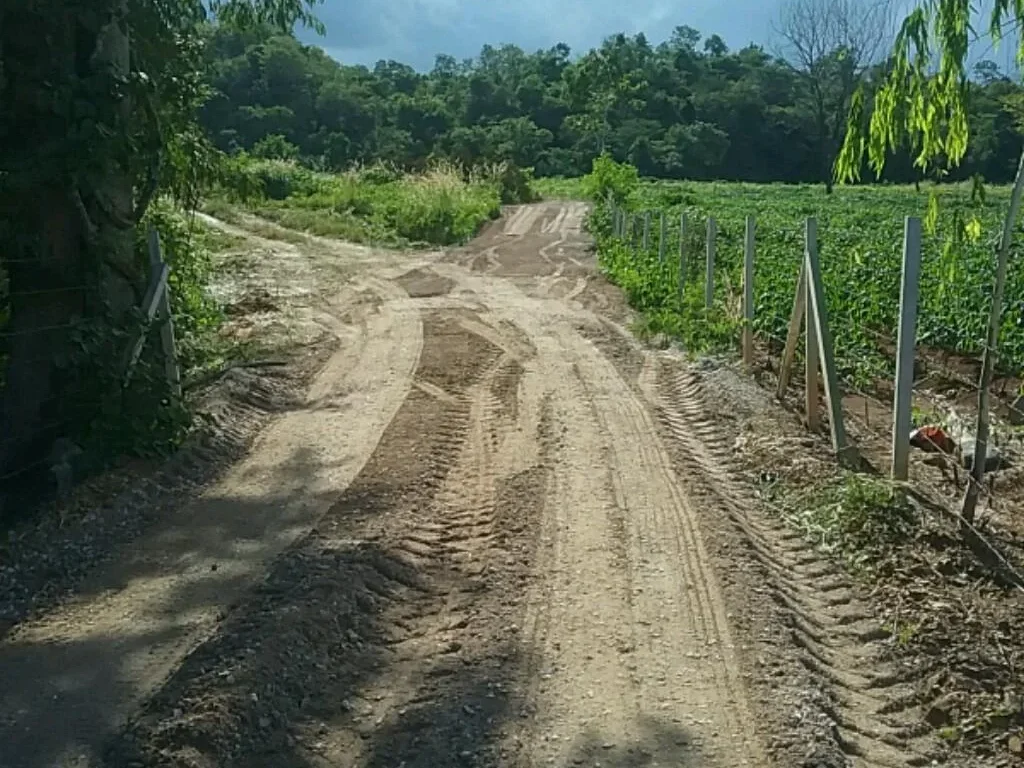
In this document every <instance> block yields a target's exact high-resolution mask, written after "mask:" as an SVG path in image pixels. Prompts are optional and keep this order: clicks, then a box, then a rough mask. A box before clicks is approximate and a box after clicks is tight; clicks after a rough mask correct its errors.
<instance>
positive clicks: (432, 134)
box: [201, 25, 1021, 182]
mask: <svg viewBox="0 0 1024 768" xmlns="http://www.w3.org/2000/svg"><path fill="white" fill-rule="evenodd" d="M208 39H209V45H208V46H207V48H206V53H205V56H206V62H207V64H208V66H209V68H210V70H211V73H212V74H211V79H210V86H211V89H212V91H213V94H214V95H213V97H212V98H211V99H210V100H209V102H207V103H206V104H205V106H204V107H203V108H202V113H201V114H202V121H203V124H204V126H206V128H207V129H208V131H209V133H210V136H211V138H212V140H213V141H214V142H215V144H216V145H217V147H219V148H220V149H222V150H224V151H226V152H234V151H238V150H246V151H250V152H251V151H253V150H254V147H255V146H256V145H257V143H259V142H261V141H262V140H264V138H265V137H266V136H269V135H279V136H282V137H283V138H284V139H285V140H286V141H287V142H289V143H290V144H292V145H294V146H296V147H297V148H298V152H299V158H300V159H301V161H302V162H303V163H304V164H306V165H310V166H311V167H318V168H321V169H329V170H336V171H340V170H345V169H347V168H348V167H350V166H351V165H352V164H370V165H372V164H374V163H375V162H377V161H386V162H390V163H395V164H397V165H398V166H400V167H402V168H409V169H413V170H422V169H423V168H425V167H426V166H427V165H429V163H430V162H431V161H432V160H435V159H437V158H442V157H443V158H448V159H450V160H452V161H456V162H459V163H461V164H462V165H465V166H471V165H476V164H480V163H490V162H506V163H510V164H511V166H516V167H521V168H533V169H535V173H536V175H537V176H538V177H545V176H563V177H572V176H580V175H583V174H585V173H588V172H590V171H591V170H592V163H593V161H594V160H595V159H596V158H598V157H600V156H601V155H602V154H605V153H607V154H608V156H609V157H611V158H612V159H613V160H615V161H616V162H619V163H623V162H627V161H628V162H630V163H631V164H633V165H635V166H637V168H638V170H639V172H640V174H641V175H643V176H657V177H663V178H678V179H683V178H685V179H694V180H701V179H720V180H743V181H757V182H767V181H786V182H815V181H817V182H820V181H821V180H822V178H823V172H824V171H825V170H826V169H825V168H824V167H823V161H822V152H823V151H824V150H827V151H828V153H829V156H830V157H831V154H832V153H833V152H834V150H835V149H836V148H837V146H838V144H839V143H841V141H842V139H843V136H844V130H843V128H844V126H843V120H842V117H841V113H840V114H833V112H835V111H836V110H841V109H842V108H843V105H844V104H845V103H846V101H847V100H848V93H849V90H850V89H852V88H853V86H854V85H855V84H856V83H857V82H864V83H865V91H864V93H862V95H861V97H860V101H859V104H860V105H861V107H862V114H863V118H864V119H865V120H870V118H871V113H872V104H873V102H872V98H871V93H872V90H871V89H872V87H873V84H875V83H877V82H879V81H880V79H881V78H882V77H883V76H884V74H885V72H886V70H885V69H884V68H882V67H875V68H872V69H868V70H864V69H863V68H862V67H858V68H855V69H854V70H850V71H848V70H849V67H848V66H846V65H847V64H848V63H849V62H850V56H849V54H848V53H844V50H840V49H836V50H823V51H821V61H822V62H824V64H823V66H825V65H827V66H825V70H826V72H825V74H823V75H822V76H821V77H816V78H814V79H810V78H808V77H807V73H806V72H803V71H800V70H799V69H795V68H794V67H792V66H790V65H789V64H788V63H786V62H784V61H782V60H780V59H778V58H777V57H774V56H772V55H770V54H768V53H766V52H765V51H764V50H763V49H761V48H759V47H757V46H748V47H747V48H743V49H741V50H738V51H732V52H730V51H728V50H726V49H725V48H724V46H723V45H721V40H720V39H716V36H714V35H711V36H709V37H708V40H707V44H706V45H704V46H702V45H700V42H701V33H700V32H698V31H696V30H694V29H692V28H689V27H679V28H677V29H676V30H675V32H673V33H672V34H671V36H670V39H669V40H667V41H665V42H664V43H662V44H660V45H652V44H651V43H650V42H649V41H648V40H647V39H646V38H645V37H644V36H643V35H635V36H628V35H624V34H617V35H612V36H610V37H608V38H607V39H606V40H605V41H604V42H603V43H602V44H601V45H599V46H598V47H596V48H594V49H593V50H590V51H582V52H580V54H581V55H580V56H579V57H578V58H576V59H572V58H570V52H569V49H568V47H566V46H564V45H558V46H555V47H553V48H550V49H547V50H542V51H537V52H534V53H528V52H525V51H523V50H521V49H519V48H517V47H516V46H513V45H503V46H499V47H491V46H485V47H484V48H483V50H482V51H481V52H480V55H479V56H477V57H476V58H475V59H472V60H469V61H465V62H456V61H455V60H454V59H451V58H450V57H446V56H438V58H437V63H436V65H435V66H434V68H433V69H432V70H431V71H430V72H427V73H421V72H417V71H415V70H413V69H412V68H411V67H408V66H406V65H403V64H400V63H398V62H393V61H382V62H379V63H378V64H377V65H376V66H374V67H371V68H367V67H363V66H344V65H340V64H338V63H336V62H335V61H333V60H332V59H330V58H329V57H328V56H327V55H326V54H325V53H324V52H323V51H322V50H320V49H319V48H316V47H313V46H304V45H301V44H300V43H299V42H298V41H297V40H295V39H294V38H293V37H292V36H290V35H284V34H280V33H279V32H276V31H275V30H273V29H271V28H260V29H255V30H254V29H246V30H238V29H235V28H234V27H232V26H231V25H220V26H218V27H215V28H212V29H210V30H209V33H208ZM983 63H985V64H987V65H988V66H987V68H984V69H983V71H982V73H981V74H979V76H978V78H977V82H974V83H971V84H970V85H969V86H967V88H968V90H969V92H970V97H971V98H970V99H969V100H968V101H967V102H966V109H967V120H968V123H969V125H970V127H971V132H972V135H976V136H978V137H979V141H978V142H977V143H976V147H975V148H974V149H973V150H972V152H971V153H970V154H969V155H968V156H967V157H966V158H965V163H964V165H963V166H962V168H961V170H960V171H958V172H956V173H954V177H955V178H969V177H970V176H971V175H973V174H975V173H979V172H980V173H984V175H985V176H986V178H988V179H989V180H990V181H995V182H999V181H1007V180H1009V178H1010V177H1011V174H1012V171H1013V158H1014V157H1015V155H1016V153H1017V150H1018V149H1019V147H1020V140H1019V137H1018V135H1017V134H1016V133H1015V131H1014V130H1013V125H1012V121H1011V120H1010V119H1008V118H1007V116H1006V115H1005V113H1004V110H1003V107H1002V102H1003V99H1004V97H1005V96H1007V95H1008V94H1014V93H1020V92H1021V88H1020V87H1019V86H1018V85H1016V84H1014V83H1013V82H1011V81H1010V80H1009V79H1008V78H1006V77H1005V76H1003V75H1002V73H1000V72H999V70H998V67H996V66H995V65H994V64H992V62H983ZM815 71H816V72H817V71H818V70H817V69H816V70H815ZM826 75H827V76H826ZM822 78H824V80H825V81H826V84H828V85H829V89H830V90H829V91H828V94H832V91H833V90H837V89H838V90H837V93H836V99H835V100H833V99H832V96H831V95H829V99H830V100H829V101H828V102H827V106H828V112H829V114H828V115H827V116H823V115H822V114H820V113H821V110H822V109H823V108H824V107H823V106H822V102H821V100H820V99H816V98H814V96H815V93H818V94H819V95H820V91H821V86H822V83H823V79H822ZM833 81H834V82H833ZM833 86H834V87H833ZM815 89H818V90H815ZM833 101H834V102H835V103H833ZM823 121H824V123H823ZM826 129H827V130H826ZM823 131H825V132H826V133H827V136H825V137H824V138H825V139H827V141H826V142H824V143H825V144H827V145H828V146H827V147H825V146H823V135H822V132H823ZM887 153H888V157H889V162H888V163H887V165H886V168H885V169H884V178H885V179H886V180H889V181H896V182H912V181H915V180H916V179H918V178H920V175H921V174H920V171H919V170H918V169H916V168H915V167H914V166H913V163H912V162H911V156H910V155H909V154H908V152H907V150H906V149H905V148H896V149H893V150H887ZM511 166H510V167H511Z"/></svg>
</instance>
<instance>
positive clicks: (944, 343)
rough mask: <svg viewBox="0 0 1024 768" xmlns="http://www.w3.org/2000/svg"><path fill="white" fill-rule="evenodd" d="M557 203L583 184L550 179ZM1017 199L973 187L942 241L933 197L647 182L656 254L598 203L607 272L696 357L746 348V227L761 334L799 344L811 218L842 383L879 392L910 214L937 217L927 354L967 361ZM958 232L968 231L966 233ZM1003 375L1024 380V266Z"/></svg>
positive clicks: (947, 203)
mask: <svg viewBox="0 0 1024 768" xmlns="http://www.w3.org/2000/svg"><path fill="white" fill-rule="evenodd" d="M543 191H544V192H546V193H547V194H550V195H572V194H573V193H574V190H573V185H572V183H571V182H564V181H563V182H559V181H555V182H548V183H547V184H546V186H545V188H544V190H543ZM1008 196H1009V192H1008V190H1007V189H1004V188H988V189H987V190H986V194H985V200H984V202H981V201H975V202H972V200H971V190H970V188H969V187H968V186H966V185H948V186H944V187H942V188H941V189H940V192H939V195H938V202H939V205H938V217H937V219H935V227H934V229H933V231H930V232H929V231H928V227H927V216H928V211H929V190H928V188H927V187H925V186H922V188H921V191H920V192H917V191H916V190H915V189H914V187H912V186H907V187H902V186H884V187H883V186H877V187H840V188H837V189H836V190H835V192H834V194H832V195H831V196H826V195H825V194H824V191H823V189H822V188H821V187H820V186H817V187H813V186H795V185H793V186H790V185H755V184H731V183H698V182H693V183H690V182H641V184H640V186H639V187H638V188H636V189H635V190H634V191H633V192H632V193H631V194H630V196H629V198H628V200H627V206H626V207H627V208H628V209H629V211H630V212H631V213H635V214H639V213H642V212H644V211H651V212H652V216H651V236H650V247H649V249H648V251H647V252H646V253H643V252H642V248H641V247H640V246H639V240H637V245H636V248H635V249H634V248H631V247H628V246H627V245H625V244H623V243H621V242H619V241H618V240H616V239H615V238H613V237H611V234H610V233H611V227H610V219H609V217H608V215H607V213H606V212H605V210H604V207H603V206H598V208H597V209H596V212H595V215H594V217H593V220H592V229H593V230H594V232H595V234H596V235H597V237H598V240H599V253H600V259H601V263H602V267H603V268H604V270H605V271H606V273H607V274H608V275H609V277H610V278H611V279H612V280H613V281H614V282H616V283H618V284H619V285H621V286H622V287H623V289H624V290H625V291H626V292H627V294H628V295H629V298H630V300H631V302H632V303H633V305H634V306H635V307H636V308H637V309H638V310H640V311H641V312H642V313H643V316H644V322H645V323H646V325H647V330H648V331H650V332H652V333H658V332H663V333H668V334H670V335H674V336H676V337H679V338H681V339H682V340H683V341H684V342H685V343H686V344H687V347H688V348H690V349H691V350H694V351H707V350H714V349H721V348H725V347H734V346H735V344H736V341H735V340H736V338H737V335H736V333H737V330H738V324H739V319H740V303H739V302H740V293H741V285H742V263H743V250H742V249H743V231H744V218H745V217H746V216H748V215H752V216H754V217H755V218H756V226H757V229H756V256H755V277H754V288H755V321H754V323H755V329H756V332H757V333H758V335H759V336H760V337H761V338H762V339H767V340H769V341H770V342H771V343H778V342H779V341H780V340H781V339H784V338H785V334H786V326H787V323H788V318H789V314H790V310H791V307H792V302H793V294H794V291H795V287H796V279H797V275H798V271H799V266H800V258H801V254H802V252H803V238H804V234H803V229H804V221H805V219H806V218H807V217H809V216H815V217H816V218H817V222H818V250H819V254H820V258H821V264H822V270H823V277H824V282H825V292H826V299H827V306H828V313H829V321H830V325H831V327H832V334H833V336H834V338H835V351H836V360H837V365H838V367H839V373H840V375H841V377H843V378H844V379H846V380H849V381H854V382H858V383H865V382H867V381H869V380H871V379H873V378H876V377H878V376H883V375H888V374H889V373H891V371H892V369H893V366H894V361H893V342H894V339H895V329H896V328H897V318H898V315H899V291H900V278H901V252H902V240H903V220H904V217H905V216H908V215H913V216H920V217H922V219H925V220H926V227H925V233H924V237H923V253H922V268H921V272H922V276H921V296H920V305H919V317H918V343H919V345H920V346H923V347H928V348H931V349H935V350H940V351H944V352H953V353H957V354H960V355H964V356H972V355H977V354H979V353H980V351H981V349H982V347H983V340H984V338H985V333H986V327H987V319H988V312H989V307H990V296H991V286H992V278H993V275H994V262H995V258H994V254H995V247H996V243H997V241H998V236H999V231H1000V228H1001V226H1002V218H1003V216H1004V214H1005V211H1006V206H1007V201H1008ZM662 211H664V212H665V216H666V219H667V230H668V233H669V235H668V243H667V248H666V252H667V257H666V260H665V263H664V264H662V263H660V261H659V259H658V236H659V229H660V227H659V220H660V219H659V216H660V212H662ZM683 212H685V213H686V215H687V218H688V222H689V224H688V231H687V238H686V244H685V246H686V247H685V251H684V252H685V253H686V255H687V259H686V261H687V267H686V269H687V276H688V281H687V287H686V292H685V295H684V298H683V300H682V301H680V299H679V296H678V292H677V286H678V277H679V266H678V265H679V228H680V224H679V222H680V215H681V214H682V213H683ZM709 215H710V216H714V217H715V219H716V222H717V226H718V238H717V254H716V293H715V307H714V309H713V310H711V311H710V312H708V311H705V309H704V287H703V275H704V258H705V256H704V237H705V223H706V219H707V217H708V216H709ZM957 233H960V234H959V235H958V234H957ZM1005 306H1006V315H1005V321H1004V328H1003V332H1002V336H1001V340H1000V345H999V352H1000V369H1002V371H1003V372H1004V373H1007V374H1009V375H1013V376H1016V375H1019V373H1020V371H1021V370H1022V369H1024V265H1022V264H1021V258H1020V257H1019V256H1015V257H1014V258H1012V260H1011V266H1010V273H1009V278H1008V284H1007V295H1006V304H1005Z"/></svg>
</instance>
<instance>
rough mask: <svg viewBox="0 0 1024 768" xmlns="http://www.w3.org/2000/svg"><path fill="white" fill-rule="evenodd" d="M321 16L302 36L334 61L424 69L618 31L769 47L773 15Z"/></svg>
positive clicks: (673, 5)
mask: <svg viewBox="0 0 1024 768" xmlns="http://www.w3.org/2000/svg"><path fill="white" fill-rule="evenodd" d="M315 13H316V14H317V16H319V18H320V20H321V21H323V22H324V24H325V25H326V27H327V34H326V35H325V36H324V37H322V38H318V37H317V36H316V35H315V34H313V33H311V32H309V31H305V32H303V33H301V34H300V37H301V38H302V39H303V41H304V42H307V43H312V44H315V45H319V46H321V47H322V48H324V49H325V50H326V51H327V52H328V53H329V54H330V55H331V56H332V57H334V58H335V59H337V60H339V61H341V62H343V63H345V64H369V65H372V64H373V63H375V62H376V61H378V60H379V59H395V60H397V61H401V62H404V63H406V64H410V65H412V66H413V67H416V68H417V69H421V70H423V69H430V68H431V67H432V66H433V64H434V56H435V55H436V54H438V53H448V54H451V55H452V56H454V57H455V58H457V59H464V58H469V57H471V56H475V55H477V54H478V53H479V52H480V48H481V47H482V46H483V45H484V44H485V43H489V44H491V45H495V46H497V45H500V44H501V43H514V44H515V45H518V46H520V47H521V48H524V49H526V50H528V51H533V50H536V49H539V48H550V47H551V46H553V45H555V44H557V43H560V42H561V43H566V44H568V45H569V47H570V48H572V50H573V52H574V53H576V54H582V53H584V52H585V51H586V50H588V49H590V48H592V47H594V46H596V45H599V44H600V43H601V41H602V40H603V39H604V38H605V37H607V36H608V35H611V34H614V33H616V32H626V33H630V34H632V33H636V32H643V33H645V34H646V35H647V36H648V39H650V40H651V42H653V43H659V42H661V41H662V40H664V39H666V38H668V37H669V35H670V34H671V33H672V30H673V29H674V28H675V27H677V26H679V25H682V24H686V25H689V26H691V27H694V28H695V29H698V30H700V31H701V32H702V33H704V35H705V36H710V35H712V34H714V33H717V34H719V35H721V37H722V38H723V39H724V40H725V42H726V43H727V44H728V45H729V46H730V47H731V48H742V47H743V46H745V45H746V44H748V43H750V42H758V43H767V42H768V41H769V38H768V35H767V34H766V33H767V32H768V28H769V26H770V23H771V21H772V18H773V15H774V14H773V8H772V5H771V3H770V2H765V1H764V0H689V1H688V2H686V1H685V0H683V1H679V0H677V1H676V2H671V1H670V0H325V2H324V4H323V5H320V6H318V7H317V8H316V11H315Z"/></svg>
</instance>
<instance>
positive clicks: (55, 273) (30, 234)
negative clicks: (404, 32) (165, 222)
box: [0, 0, 314, 478]
mask: <svg viewBox="0 0 1024 768" xmlns="http://www.w3.org/2000/svg"><path fill="white" fill-rule="evenodd" d="M313 2H314V0H161V1H160V2H156V1H155V0H88V1H87V0H4V2H3V3H0V211H2V214H0V217H2V218H0V272H5V273H6V276H7V282H8V292H7V298H6V303H7V306H6V307H0V314H4V315H7V316H9V320H8V321H7V322H6V327H5V328H4V336H3V348H2V349H0V355H4V356H5V358H6V365H5V370H4V374H3V376H4V386H3V389H2V393H0V435H2V439H0V478H2V477H4V476H7V475H9V474H10V472H12V471H16V470H19V469H20V468H22V467H23V466H24V465H26V464H31V463H32V462H34V461H36V460H37V459H38V458H39V457H40V456H41V455H45V453H46V451H47V449H48V448H49V444H50V443H51V442H52V441H53V440H54V438H55V437H57V436H59V435H60V434H61V433H62V431H63V430H64V429H65V427H66V425H67V423H68V421H69V419H71V418H75V417H76V410H85V409H86V408H97V407H100V406H101V407H102V409H104V410H105V411H106V412H107V415H110V414H109V412H110V411H116V410H117V409H118V408H119V402H120V398H119V396H118V392H119V386H118V384H119V382H118V373H117V368H118V366H117V365H116V361H117V360H118V359H119V356H120V353H121V351H122V348H123V346H124V334H125V333H126V331H127V330H128V329H129V328H131V327H132V326H137V322H136V321H135V320H134V319H133V310H134V309H135V307H137V306H138V305H139V304H140V303H141V300H142V294H143V292H144V291H145V287H146V261H145V260H144V258H143V256H144V254H141V255H140V252H139V250H138V249H137V248H136V227H137V225H138V224H139V222H140V220H141V219H142V217H143V216H144V215H145V214H146V211H147V210H148V208H149V206H150V203H151V202H152V200H153V199H154V198H155V197H156V196H157V195H158V194H161V193H170V194H175V195H177V196H178V197H179V198H188V197H189V196H190V195H191V194H192V193H193V192H194V190H195V188H196V182H197V180H198V179H200V178H202V177H203V176H204V175H209V172H210V171H211V169H212V168H213V166H214V165H215V162H214V156H213V155H212V153H211V152H210V148H209V146H208V145H207V144H206V142H205V141H204V139H203V136H202V133H201V131H200V130H199V129H198V127H197V126H196V124H195V116H196V110H197V109H198V108H199V106H200V105H201V104H202V103H203V102H204V101H205V100H206V98H207V95H208V93H207V89H208V85H209V83H210V80H209V78H208V77H207V71H206V68H205V67H204V66H203V60H204V56H212V57H213V58H214V59H216V60H218V61H220V62H222V63H224V65H225V66H224V68H223V69H222V70H221V71H220V72H218V73H216V74H218V75H219V76H220V77H221V78H222V79H223V80H224V81H225V83H224V84H227V85H230V86H231V87H230V88H229V89H228V90H229V91H231V92H234V93H241V92H245V93H246V95H247V98H246V99H245V100H244V101H243V100H235V99H234V98H232V97H231V96H227V97H226V98H220V99H216V100H215V101H214V102H212V103H211V108H210V113H209V114H210V116H211V117H214V118H216V120H215V121H213V126H214V127H215V134H217V140H218V141H219V142H222V143H227V144H232V145H235V146H248V147H251V146H252V145H254V144H255V143H256V142H258V141H260V140H262V139H263V138H264V137H265V136H266V135H268V134H271V133H276V134H281V135H282V136H285V137H286V138H288V140H290V141H292V142H293V143H296V144H298V143H300V142H302V141H304V140H305V139H306V137H307V135H308V133H309V120H310V115H311V105H312V103H313V101H312V100H313V95H314V92H313V91H312V82H311V79H310V78H309V77H308V74H309V71H310V66H311V61H312V59H310V57H308V56H307V55H305V54H304V52H303V51H301V50H300V51H297V50H296V48H295V46H294V44H293V43H292V41H291V40H290V38H289V37H275V36H273V35H270V34H267V33H266V32H265V30H264V28H262V27H260V25H262V24H273V25H274V26H275V27H276V28H278V29H284V30H287V29H291V28H293V26H294V25H295V23H296V22H299V21H311V20H312V19H311V17H310V16H309V12H308V9H309V6H310V5H311V4H312V3H313ZM210 11H213V12H214V13H215V14H216V15H217V17H218V18H219V19H220V20H221V21H222V22H223V23H224V27H223V30H218V31H217V32H216V33H214V34H213V35H212V41H213V42H214V45H213V46H206V45H205V44H206V43H207V42H209V40H208V39H207V38H206V37H205V36H204V32H203V30H204V27H205V24H206V21H207V18H208V15H209V13H210ZM253 29H258V30H259V31H258V32H257V33H256V34H252V33H250V32H248V31H246V30H253ZM218 47H219V49H220V52H219V53H215V52H214V49H216V48H218ZM238 57H247V58H246V59H245V60H244V61H234V59H236V58H238ZM229 62H232V63H231V64H230V65H229ZM219 90H221V91H222V92H223V88H219ZM300 149H301V148H300ZM83 352H84V353H85V354H83ZM83 357H84V358H85V359H86V360H87V361H88V362H89V363H90V364H93V363H95V362H96V361H99V360H104V361H105V362H106V363H107V365H106V366H104V367H99V368H96V369H94V370H93V371H91V372H89V371H88V370H87V369H86V368H85V367H82V366H80V365H78V364H77V361H79V360H80V359H81V358H83ZM112 363H114V364H112ZM101 374H102V375H103V376H106V378H105V379H104V380H102V381H100V380H99V378H100V376H101ZM79 385H81V387H85V386H88V387H91V388H92V390H91V391H92V392H93V393H94V394H95V395H96V399H97V400H98V401H99V402H98V403H93V402H87V401H84V400H83V401H79V400H76V399H75V397H74V396H75V394H76V393H77V394H78V395H80V394H81V393H82V391H83V390H82V388H81V387H80V386H79Z"/></svg>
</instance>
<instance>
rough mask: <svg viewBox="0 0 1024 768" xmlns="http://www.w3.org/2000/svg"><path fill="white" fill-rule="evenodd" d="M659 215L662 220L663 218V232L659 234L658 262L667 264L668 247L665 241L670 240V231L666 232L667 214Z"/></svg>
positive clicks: (662, 212)
mask: <svg viewBox="0 0 1024 768" xmlns="http://www.w3.org/2000/svg"><path fill="white" fill-rule="evenodd" d="M659 213H660V218H661V227H660V229H661V231H660V232H659V233H658V261H659V262H661V263H662V264H664V263H665V246H666V242H665V240H667V239H668V231H667V230H666V226H665V212H664V211H660V212H659Z"/></svg>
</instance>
